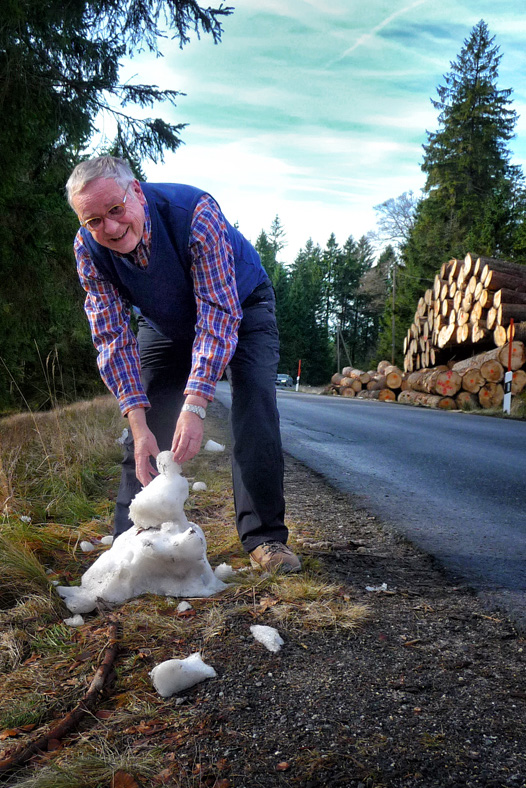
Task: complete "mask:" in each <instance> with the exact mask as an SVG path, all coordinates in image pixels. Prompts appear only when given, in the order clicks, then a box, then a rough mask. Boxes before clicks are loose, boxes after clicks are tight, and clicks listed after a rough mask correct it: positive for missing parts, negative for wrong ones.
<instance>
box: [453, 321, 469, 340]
mask: <svg viewBox="0 0 526 788" xmlns="http://www.w3.org/2000/svg"><path fill="white" fill-rule="evenodd" d="M471 333H472V332H471V331H470V326H469V323H464V324H463V325H461V326H457V333H456V340H457V345H461V344H462V343H463V342H467V341H468V339H469V338H470V336H471Z"/></svg>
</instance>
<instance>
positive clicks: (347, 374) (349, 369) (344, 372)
mask: <svg viewBox="0 0 526 788" xmlns="http://www.w3.org/2000/svg"><path fill="white" fill-rule="evenodd" d="M353 369H354V367H344V368H343V369H342V376H343V377H344V378H350V377H351V372H352V371H353Z"/></svg>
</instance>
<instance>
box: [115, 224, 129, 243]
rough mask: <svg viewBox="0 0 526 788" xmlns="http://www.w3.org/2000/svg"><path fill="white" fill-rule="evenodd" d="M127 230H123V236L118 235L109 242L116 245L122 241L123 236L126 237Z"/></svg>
mask: <svg viewBox="0 0 526 788" xmlns="http://www.w3.org/2000/svg"><path fill="white" fill-rule="evenodd" d="M128 229H129V228H128V227H127V228H126V229H125V231H124V232H123V234H122V235H119V237H118V238H111V240H112V241H113V242H114V243H117V242H118V241H122V239H123V238H124V236H125V235H126V233H127V232H128Z"/></svg>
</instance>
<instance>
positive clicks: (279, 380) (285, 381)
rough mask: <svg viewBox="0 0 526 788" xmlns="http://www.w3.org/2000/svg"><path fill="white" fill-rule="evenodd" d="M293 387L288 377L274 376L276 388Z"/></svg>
mask: <svg viewBox="0 0 526 788" xmlns="http://www.w3.org/2000/svg"><path fill="white" fill-rule="evenodd" d="M293 385H294V381H293V380H292V378H291V376H290V375H276V386H288V387H290V388H291V387H292V386H293Z"/></svg>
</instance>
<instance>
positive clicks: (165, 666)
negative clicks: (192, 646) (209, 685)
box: [150, 652, 217, 698]
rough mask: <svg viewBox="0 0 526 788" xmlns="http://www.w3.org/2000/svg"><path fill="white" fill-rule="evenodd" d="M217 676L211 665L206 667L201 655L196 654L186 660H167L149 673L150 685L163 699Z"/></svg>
mask: <svg viewBox="0 0 526 788" xmlns="http://www.w3.org/2000/svg"><path fill="white" fill-rule="evenodd" d="M216 676H217V673H216V672H215V670H214V668H213V667H211V665H206V664H205V663H204V662H203V660H202V659H201V654H200V653H199V652H196V653H195V654H191V655H190V656H189V657H186V659H167V660H166V662H161V663H160V664H159V665H156V666H155V667H154V668H153V670H152V671H151V672H150V678H151V680H152V684H153V686H154V687H155V689H156V690H157V692H158V693H159V695H161V696H162V697H163V698H169V697H170V695H175V693H176V692H182V691H183V690H185V689H188V688H189V687H193V686H194V684H199V682H200V681H204V680H205V679H213V678H215V677H216Z"/></svg>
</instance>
